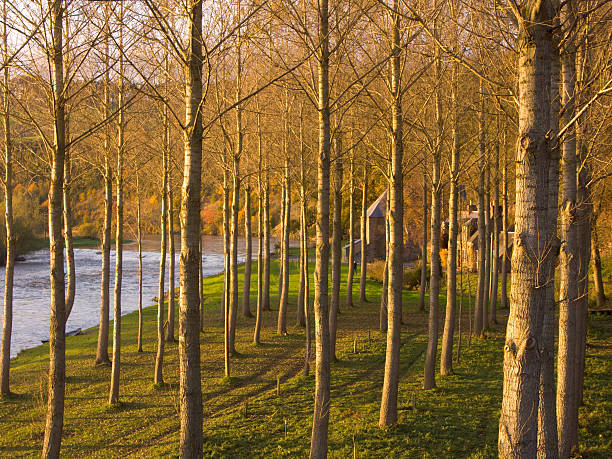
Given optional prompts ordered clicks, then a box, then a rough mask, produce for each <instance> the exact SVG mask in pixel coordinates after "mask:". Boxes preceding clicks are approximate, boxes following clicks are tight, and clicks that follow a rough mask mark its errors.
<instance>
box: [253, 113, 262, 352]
mask: <svg viewBox="0 0 612 459" xmlns="http://www.w3.org/2000/svg"><path fill="white" fill-rule="evenodd" d="M257 127H258V157H259V158H258V162H257V249H258V250H257V312H256V315H255V331H254V332H253V343H255V344H259V334H260V332H261V320H262V318H263V317H262V316H263V271H264V269H263V268H264V267H263V251H264V246H263V242H264V241H263V214H262V212H263V198H264V197H263V188H264V186H263V177H262V148H261V147H262V145H261V114H260V113H259V110H258V114H257Z"/></svg>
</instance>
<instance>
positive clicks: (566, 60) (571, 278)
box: [557, 2, 579, 458]
mask: <svg viewBox="0 0 612 459" xmlns="http://www.w3.org/2000/svg"><path fill="white" fill-rule="evenodd" d="M566 10H570V11H568V12H567V13H566V14H565V15H564V16H565V20H567V21H569V23H571V22H572V21H573V20H574V15H573V14H572V13H573V11H571V10H573V5H572V3H571V2H570V3H569V4H568V5H567V6H566ZM575 55H576V47H575V46H574V44H573V39H572V38H570V40H569V41H568V42H567V43H566V45H565V47H564V49H563V52H562V55H561V68H562V71H561V74H562V84H563V90H562V92H561V94H562V95H563V99H562V105H563V107H564V110H563V117H562V120H563V124H567V123H568V122H569V121H570V120H571V119H572V118H573V116H574V97H575V92H574V90H575V82H576V60H575ZM561 165H562V173H563V184H562V196H561V200H562V204H561V208H562V211H561V237H562V239H563V240H564V241H565V243H564V244H563V249H562V250H561V259H560V263H559V268H560V269H559V271H560V285H561V286H560V290H559V345H558V346H559V350H558V356H557V357H558V360H557V374H558V380H557V432H558V435H559V457H561V458H568V457H570V455H571V454H572V452H573V450H574V449H575V448H577V446H578V418H577V414H578V411H577V408H576V406H577V404H576V372H575V366H576V308H577V303H578V301H579V300H578V271H579V267H578V264H579V259H578V257H579V249H578V233H577V230H578V225H577V223H576V202H577V196H576V193H577V182H576V170H577V169H576V131H575V129H574V128H573V127H570V128H569V129H568V131H567V133H566V135H565V137H564V138H563V145H562V161H561ZM575 415H576V416H575Z"/></svg>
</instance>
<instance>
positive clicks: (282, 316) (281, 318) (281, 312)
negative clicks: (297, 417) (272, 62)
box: [276, 127, 291, 335]
mask: <svg viewBox="0 0 612 459" xmlns="http://www.w3.org/2000/svg"><path fill="white" fill-rule="evenodd" d="M286 129H287V131H288V130H289V128H288V127H287V128H286ZM287 154H288V152H287ZM284 174H285V177H284V179H283V183H284V188H285V199H284V208H285V210H284V212H283V225H282V230H281V237H282V248H283V249H282V251H281V260H280V261H281V272H280V278H282V279H281V282H280V283H279V285H280V298H279V305H278V323H277V328H276V332H277V333H278V334H279V335H286V334H287V307H288V303H289V226H290V221H291V179H290V177H289V157H288V156H286V157H285V165H284Z"/></svg>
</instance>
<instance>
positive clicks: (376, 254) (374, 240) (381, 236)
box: [342, 190, 387, 263]
mask: <svg viewBox="0 0 612 459" xmlns="http://www.w3.org/2000/svg"><path fill="white" fill-rule="evenodd" d="M386 217H387V191H386V190H385V191H384V192H383V193H382V194H381V195H380V196H379V197H378V198H377V199H376V201H374V202H373V203H372V204H371V205H370V207H368V210H367V211H366V260H367V261H368V262H372V261H374V260H384V259H385V250H386V249H385V247H386V243H387V242H386V238H387V237H386V233H385V231H386V230H385V219H386ZM353 252H354V254H355V261H356V262H357V263H359V262H360V261H361V239H357V240H355V244H354V249H353ZM348 253H349V245H348V244H347V245H345V246H344V247H343V250H342V257H343V259H344V261H347V260H348Z"/></svg>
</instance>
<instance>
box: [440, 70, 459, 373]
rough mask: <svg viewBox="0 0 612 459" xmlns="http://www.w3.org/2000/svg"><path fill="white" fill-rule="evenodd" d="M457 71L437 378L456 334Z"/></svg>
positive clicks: (449, 360) (449, 363)
mask: <svg viewBox="0 0 612 459" xmlns="http://www.w3.org/2000/svg"><path fill="white" fill-rule="evenodd" d="M457 69H458V64H456V63H455V64H454V65H453V74H452V79H453V81H452V93H451V104H452V107H451V111H452V116H453V121H452V122H453V125H452V128H451V129H452V132H451V136H452V150H451V177H450V196H449V199H448V215H449V217H448V221H449V227H448V256H447V262H446V273H447V274H446V317H445V319H444V332H443V334H442V353H441V354H440V374H441V375H448V374H450V373H452V372H453V338H454V332H455V314H456V313H455V311H456V307H457V233H458V226H459V222H458V220H457V201H458V192H459V190H458V185H459V166H460V165H459V133H458V132H457V129H458V123H459V120H458V113H457V111H458V106H457Z"/></svg>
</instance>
